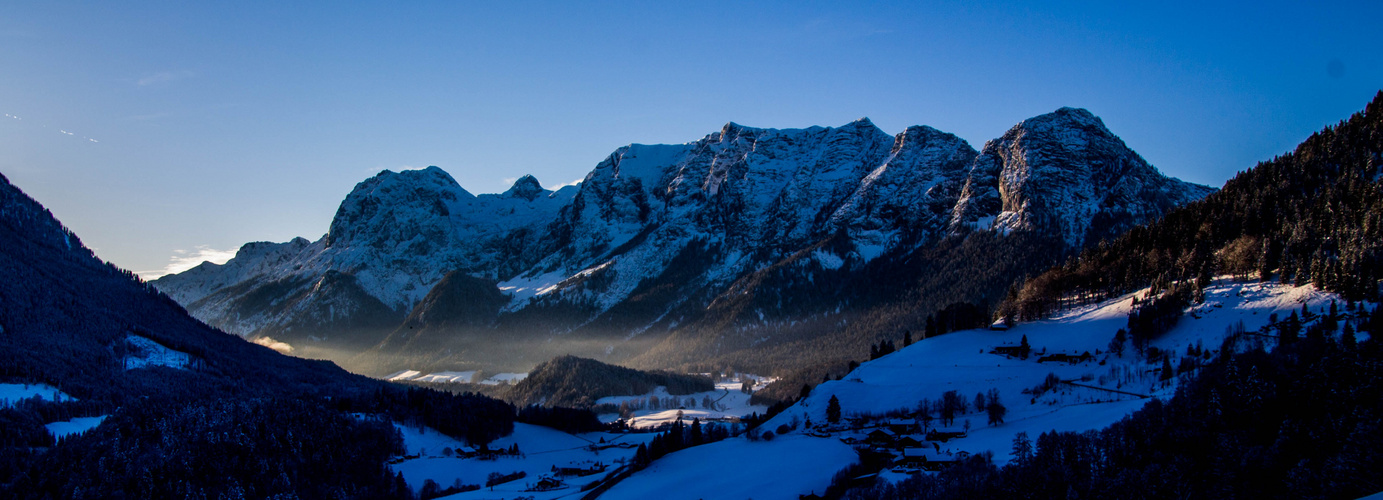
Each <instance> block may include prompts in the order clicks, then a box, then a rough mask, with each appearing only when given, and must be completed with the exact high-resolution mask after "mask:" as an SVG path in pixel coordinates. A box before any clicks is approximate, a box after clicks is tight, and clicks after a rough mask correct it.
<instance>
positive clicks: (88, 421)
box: [44, 415, 106, 439]
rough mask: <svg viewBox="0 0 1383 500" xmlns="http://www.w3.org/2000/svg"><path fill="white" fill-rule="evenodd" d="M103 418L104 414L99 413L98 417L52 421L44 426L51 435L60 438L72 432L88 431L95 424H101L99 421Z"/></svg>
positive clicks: (104, 417)
mask: <svg viewBox="0 0 1383 500" xmlns="http://www.w3.org/2000/svg"><path fill="white" fill-rule="evenodd" d="M105 419H106V416H105V415H101V416H99V417H77V418H74V419H72V420H64V421H61V422H53V423H51V424H47V425H45V426H44V427H47V428H48V432H51V433H52V434H53V437H55V438H58V439H62V438H65V437H67V436H71V435H73V434H81V433H83V432H86V431H89V430H91V429H93V428H95V427H96V426H98V425H101V421H102V420H105Z"/></svg>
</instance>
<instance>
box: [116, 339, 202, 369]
mask: <svg viewBox="0 0 1383 500" xmlns="http://www.w3.org/2000/svg"><path fill="white" fill-rule="evenodd" d="M125 343H126V344H128V345H129V349H130V350H129V353H128V354H126V355H125V369H126V370H134V369H138V368H146V367H150V366H166V367H169V368H187V365H188V364H189V363H190V362H191V359H192V357H191V356H189V355H188V354H187V353H185V352H182V351H177V350H173V349H169V348H167V347H164V346H163V344H160V343H158V342H154V341H152V340H149V339H146V338H144V337H140V336H138V335H130V336H128V337H125Z"/></svg>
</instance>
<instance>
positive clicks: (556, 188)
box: [552, 177, 586, 191]
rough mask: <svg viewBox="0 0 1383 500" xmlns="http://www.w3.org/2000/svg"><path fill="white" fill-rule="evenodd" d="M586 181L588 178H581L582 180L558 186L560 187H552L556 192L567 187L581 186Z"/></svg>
mask: <svg viewBox="0 0 1383 500" xmlns="http://www.w3.org/2000/svg"><path fill="white" fill-rule="evenodd" d="M585 180H586V178H585V177H582V178H580V179H577V180H574V181H571V182H568V183H566V184H558V185H556V186H553V187H552V190H553V191H556V190H558V189H562V188H564V187H567V186H579V185H581V182H582V181H585Z"/></svg>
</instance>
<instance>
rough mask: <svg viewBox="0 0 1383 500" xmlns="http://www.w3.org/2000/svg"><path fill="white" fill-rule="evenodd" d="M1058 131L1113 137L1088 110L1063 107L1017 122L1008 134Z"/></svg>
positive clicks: (1102, 123) (1101, 122)
mask: <svg viewBox="0 0 1383 500" xmlns="http://www.w3.org/2000/svg"><path fill="white" fill-rule="evenodd" d="M1059 129H1068V130H1069V129H1080V130H1086V131H1088V132H1094V133H1097V134H1099V135H1104V136H1113V135H1114V133H1113V132H1110V131H1109V128H1107V127H1105V125H1104V121H1103V120H1101V119H1100V117H1098V116H1095V114H1094V113H1091V112H1090V110H1087V109H1085V108H1072V107H1063V108H1061V109H1058V110H1056V111H1053V112H1051V113H1047V114H1042V115H1037V116H1034V117H1032V118H1028V119H1026V120H1023V121H1021V122H1018V124H1017V125H1014V126H1013V129H1012V130H1010V132H1013V131H1018V130H1025V131H1042V132H1045V131H1049V130H1059Z"/></svg>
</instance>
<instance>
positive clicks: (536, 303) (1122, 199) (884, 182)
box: [155, 108, 1211, 346]
mask: <svg viewBox="0 0 1383 500" xmlns="http://www.w3.org/2000/svg"><path fill="white" fill-rule="evenodd" d="M1210 191H1211V189H1210V188H1207V187H1204V186H1197V185H1193V184H1188V183H1185V182H1182V181H1179V180H1176V179H1171V178H1168V177H1165V176H1163V175H1161V174H1160V173H1158V172H1157V171H1156V170H1155V169H1153V168H1152V167H1151V166H1150V165H1148V164H1147V163H1146V162H1145V161H1143V160H1142V159H1141V158H1140V157H1138V155H1137V154H1136V153H1134V152H1133V151H1131V150H1129V149H1128V148H1127V147H1126V146H1125V145H1124V144H1123V142H1122V141H1120V140H1119V139H1118V137H1116V136H1114V135H1113V134H1112V133H1111V132H1109V130H1107V129H1106V128H1105V127H1104V125H1103V124H1102V123H1101V122H1100V120H1099V119H1098V118H1096V117H1095V116H1094V115H1092V114H1090V113H1089V112H1088V111H1085V110H1078V109H1070V108H1063V109H1061V110H1058V111H1056V112H1055V113H1051V114H1048V115H1042V116H1039V117H1035V118H1032V119H1029V120H1025V121H1024V122H1022V123H1020V124H1018V125H1017V126H1015V127H1014V128H1013V129H1012V130H1010V131H1009V132H1008V133H1007V134H1005V135H1004V136H1003V137H1002V138H1000V139H997V140H994V141H989V142H988V143H986V145H985V147H984V150H983V151H981V152H976V151H975V150H974V149H973V148H972V147H971V146H970V145H969V144H967V143H966V142H965V141H964V140H962V139H960V138H958V137H956V136H954V135H952V134H948V133H945V132H941V131H938V130H936V129H933V128H930V127H924V126H918V127H910V128H908V129H907V130H905V131H904V132H902V133H900V134H897V135H896V136H892V137H891V136H889V135H888V134H886V133H884V132H883V131H882V130H880V129H879V128H878V127H876V126H874V124H873V123H871V122H870V121H869V120H868V119H861V120H857V121H854V122H851V123H848V124H846V125H843V126H840V127H811V128H806V129H763V128H752V127H745V126H742V125H739V124H735V123H730V124H727V125H726V126H725V127H724V128H722V129H721V130H720V131H719V132H715V133H712V134H710V135H707V136H706V137H704V138H702V139H701V140H698V141H695V142H690V143H686V144H678V145H641V144H634V145H630V146H625V147H622V148H619V149H618V150H616V151H615V152H614V153H612V154H611V155H610V156H609V157H608V158H606V159H605V160H604V161H602V162H600V163H599V164H598V165H597V166H596V167H595V169H594V170H593V171H591V172H590V173H589V174H588V175H587V176H586V178H585V179H584V181H583V182H582V183H581V184H580V185H579V187H567V188H564V189H562V190H560V191H557V192H551V191H546V190H543V189H542V188H541V187H540V186H539V185H538V183H537V181H536V180H534V179H533V178H532V177H525V178H523V179H520V180H519V181H518V182H517V183H516V184H515V186H514V188H512V189H510V190H509V191H507V192H506V193H504V194H499V195H480V196H474V195H471V194H470V193H468V192H466V191H465V190H464V189H462V188H461V187H460V186H458V185H457V184H456V182H455V181H454V180H452V178H451V177H450V176H448V175H447V174H446V173H445V172H443V171H441V170H440V169H437V168H436V167H432V168H428V169H426V170H420V171H405V172H400V173H393V172H388V171H386V172H383V173H381V174H379V175H377V176H375V177H373V178H371V179H369V180H366V181H365V182H362V183H360V184H359V185H358V186H356V189H355V190H354V191H353V192H352V193H351V194H350V195H349V196H347V197H346V199H345V201H343V202H342V204H341V207H340V209H339V210H338V211H337V215H336V218H335V219H334V220H333V221H332V224H331V228H330V232H329V233H328V234H327V235H326V236H325V237H323V238H322V239H320V240H318V241H316V242H308V241H306V240H303V239H301V238H300V239H295V240H293V241H290V242H288V243H282V244H270V243H253V244H249V245H246V246H245V247H244V248H242V249H241V251H240V253H239V254H238V255H237V256H236V258H234V259H232V260H231V261H230V262H227V263H226V264H225V265H221V266H217V265H214V264H203V265H202V266H199V267H197V268H195V269H192V270H190V271H187V272H185V273H183V274H180V275H175V276H169V277H165V278H162V279H159V280H157V281H156V282H155V284H156V285H157V286H158V287H159V288H160V289H161V290H164V291H166V292H167V293H169V295H171V296H173V297H174V298H176V299H177V300H178V301H179V302H181V303H183V304H184V305H186V306H187V308H188V310H189V311H191V312H192V313H193V314H194V315H196V316H197V317H199V318H201V319H203V320H204V321H207V322H208V323H210V324H213V325H216V326H219V327H222V328H224V329H226V330H228V331H233V332H236V333H241V334H246V335H272V336H275V337H285V338H290V339H293V340H292V341H303V340H305V339H308V338H311V339H317V340H321V339H324V338H326V339H330V338H331V336H333V335H334V336H336V338H340V337H341V336H342V335H354V336H358V337H359V339H358V340H359V341H360V342H363V343H373V342H375V341H378V340H380V339H381V338H383V337H384V335H383V334H384V333H387V332H388V331H389V330H393V329H394V328H393V327H397V326H398V325H400V324H402V323H403V320H404V318H405V316H407V317H408V318H409V321H408V324H407V328H406V329H407V330H411V331H408V332H405V333H404V334H403V335H405V336H407V337H409V340H410V341H411V340H412V339H413V338H416V337H417V336H418V335H421V333H420V332H421V331H425V330H427V329H428V327H429V325H430V323H429V320H428V318H446V319H447V321H448V322H450V323H453V324H465V325H468V327H476V326H484V325H503V324H506V322H509V323H515V322H518V321H520V320H516V319H514V318H527V319H525V321H528V320H531V318H532V317H534V316H543V315H549V316H553V317H560V319H557V320H548V321H545V322H542V323H540V324H541V325H542V328H540V329H541V330H546V331H548V332H549V333H565V332H571V331H576V330H582V329H583V328H584V329H585V330H587V331H590V330H601V331H603V332H606V333H609V332H620V335H626V336H633V335H637V334H638V333H640V332H642V331H644V330H646V329H647V328H649V327H650V326H652V325H655V324H659V325H661V326H664V327H666V328H665V329H670V328H675V327H676V325H677V324H679V323H680V322H682V321H689V320H690V319H688V318H686V317H685V316H686V314H687V311H698V310H705V308H706V307H707V305H709V304H710V303H711V302H712V301H714V300H717V297H722V296H724V295H725V294H726V293H727V291H730V290H732V289H734V288H735V287H736V286H740V287H743V286H744V285H743V282H744V280H745V279H746V277H747V276H751V275H753V274H754V273H755V272H758V271H761V270H763V269H766V268H770V267H771V266H774V265H775V264H778V263H781V262H784V261H786V260H790V259H791V260H795V261H803V262H805V261H804V260H803V259H804V258H803V255H808V257H809V258H807V260H809V261H811V262H812V265H813V266H815V267H817V268H820V269H825V270H830V271H833V272H838V273H849V272H851V271H852V270H853V269H858V268H860V267H861V266H863V265H865V264H868V263H869V262H871V261H874V260H876V259H878V258H879V257H880V256H883V255H887V254H892V255H896V254H899V253H906V252H909V251H912V250H915V249H917V248H921V247H924V246H926V245H929V244H932V243H933V242H935V241H937V240H938V239H939V238H942V237H944V236H946V235H948V234H954V233H957V232H965V231H970V230H973V229H980V230H990V229H993V230H997V231H1002V232H1005V233H1007V232H1011V231H1027V232H1037V233H1044V234H1050V235H1052V236H1053V237H1059V238H1060V240H1061V241H1062V242H1064V244H1065V245H1068V246H1070V247H1079V246H1081V245H1084V244H1086V243H1090V242H1093V241H1096V240H1098V239H1099V238H1102V237H1105V236H1108V235H1111V234H1115V233H1117V232H1118V231H1121V230H1123V229H1125V228H1128V227H1131V226H1132V225H1134V224H1137V223H1140V222H1143V221H1146V220H1149V219H1151V218H1155V217H1158V216H1160V215H1161V214H1163V213H1165V211H1166V210H1168V209H1169V208H1171V207H1173V206H1175V205H1178V204H1181V203H1185V202H1187V201H1190V200H1194V199H1197V198H1199V197H1202V196H1204V195H1205V194H1207V193H1209V192H1210ZM827 241H829V242H830V245H826V246H822V245H823V242H827ZM803 252H809V254H804V253H803ZM453 272H455V273H460V274H461V275H464V276H468V277H470V278H472V279H470V280H463V279H461V278H460V277H457V278H456V279H452V280H447V281H445V282H444V281H443V277H444V276H447V275H448V274H450V273H453ZM439 283H443V284H445V285H446V289H445V290H434V287H436V286H437V285H438V284H439ZM489 283H493V288H494V289H495V290H497V291H499V292H502V293H503V294H504V296H505V297H507V300H508V303H507V304H504V305H502V306H500V307H493V306H489V305H486V306H484V307H475V304H474V303H473V301H471V300H469V299H464V298H465V297H483V298H484V301H483V302H484V303H485V304H490V303H492V302H495V300H494V297H495V296H496V294H494V293H492V292H491V291H489V289H490V286H491V285H490V284H489ZM736 283H739V285H736ZM455 290H464V294H462V295H461V297H463V299H464V300H462V299H455V298H450V299H449V298H448V294H451V295H455V294H456V293H459V292H455ZM429 292H434V293H433V297H432V299H431V300H424V297H425V296H428V294H429ZM445 304H458V307H464V308H465V311H464V313H463V314H458V313H457V312H455V311H451V312H449V311H447V310H444V309H445V308H444V307H443V305H445ZM419 308H423V309H421V310H420V309H419ZM557 313H560V314H557ZM463 316H464V317H463ZM506 318H509V319H506ZM523 324H524V325H527V326H531V325H533V324H534V323H531V322H529V323H523ZM431 326H433V327H436V326H437V325H436V324H431ZM433 329H434V330H436V329H439V328H433ZM528 330H531V328H528ZM353 331H354V332H358V333H356V334H352V333H346V332H353ZM400 331H403V329H400ZM541 333H542V332H539V334H541ZM406 343H407V342H404V343H391V345H396V346H397V345H404V344H406Z"/></svg>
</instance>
